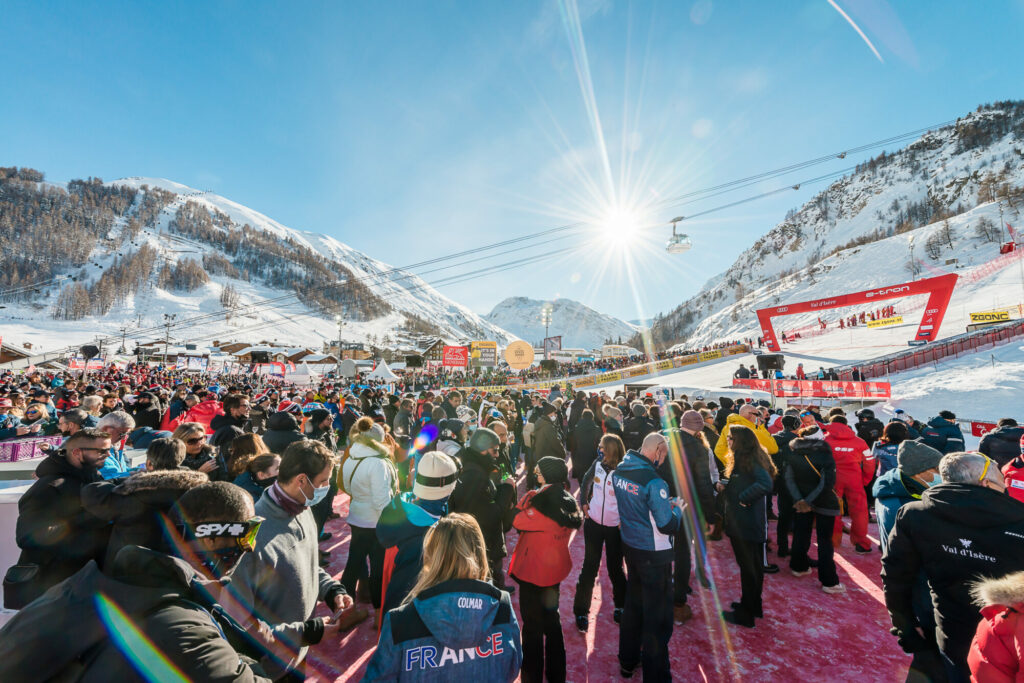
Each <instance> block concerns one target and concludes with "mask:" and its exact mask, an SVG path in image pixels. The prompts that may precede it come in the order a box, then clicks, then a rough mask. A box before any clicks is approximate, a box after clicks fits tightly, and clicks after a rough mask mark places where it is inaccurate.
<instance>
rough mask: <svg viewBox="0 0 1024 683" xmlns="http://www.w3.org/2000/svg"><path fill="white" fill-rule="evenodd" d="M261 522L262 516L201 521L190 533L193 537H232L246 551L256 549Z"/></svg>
mask: <svg viewBox="0 0 1024 683" xmlns="http://www.w3.org/2000/svg"><path fill="white" fill-rule="evenodd" d="M262 523H263V518H262V517H253V518H252V519H249V520H246V521H244V522H202V523H200V524H196V525H195V529H193V530H192V535H193V536H194V537H195V538H216V537H225V536H226V537H228V538H233V539H235V542H236V543H237V544H238V547H239V549H241V550H243V551H245V552H247V553H248V552H252V551H253V550H255V549H256V535H257V534H258V533H259V531H260V525H261V524H262Z"/></svg>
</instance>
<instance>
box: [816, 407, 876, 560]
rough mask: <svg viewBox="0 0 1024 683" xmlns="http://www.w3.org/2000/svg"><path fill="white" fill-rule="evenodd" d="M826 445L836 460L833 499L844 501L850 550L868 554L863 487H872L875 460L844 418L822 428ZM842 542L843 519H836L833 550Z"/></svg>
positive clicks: (836, 419) (868, 543)
mask: <svg viewBox="0 0 1024 683" xmlns="http://www.w3.org/2000/svg"><path fill="white" fill-rule="evenodd" d="M825 443H827V444H828V445H829V446H830V447H831V448H832V455H833V457H835V460H836V495H837V496H838V497H839V498H840V500H842V499H843V498H845V499H846V509H847V510H848V511H849V513H850V540H851V541H853V549H854V550H855V551H856V552H857V553H858V554H861V555H866V554H868V553H870V552H871V541H870V540H868V498H867V494H865V493H864V487H865V486H867V485H868V484H870V483H871V479H872V477H873V476H874V474H875V456H874V455H872V453H871V450H870V449H869V448H868V444H867V442H866V441H864V439H862V438H860V437H859V436H857V435H856V434H855V433H854V431H853V429H851V428H850V426H849V424H847V422H846V417H844V416H843V415H833V416H832V417H831V419H830V420H829V424H828V425H827V426H826V427H825ZM842 540H843V518H842V517H841V516H840V517H836V526H835V530H834V531H833V532H832V545H833V547H835V548H838V547H839V544H840V543H841V542H842Z"/></svg>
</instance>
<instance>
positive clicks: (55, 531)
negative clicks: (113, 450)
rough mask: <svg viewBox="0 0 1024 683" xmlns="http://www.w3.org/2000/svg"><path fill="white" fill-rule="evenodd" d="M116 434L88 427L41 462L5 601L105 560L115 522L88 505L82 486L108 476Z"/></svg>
mask: <svg viewBox="0 0 1024 683" xmlns="http://www.w3.org/2000/svg"><path fill="white" fill-rule="evenodd" d="M109 448H110V436H109V435H108V434H106V433H105V432H101V431H99V430H97V429H82V430H80V431H78V432H77V433H75V434H74V435H72V436H70V437H68V439H67V440H66V441H65V442H64V445H63V446H62V447H61V449H60V450H58V451H56V452H53V453H50V454H49V455H47V456H46V458H45V459H44V460H43V461H42V462H41V463H39V466H38V467H37V468H36V473H35V474H36V482H35V483H34V484H32V486H31V487H29V489H28V491H26V492H25V493H24V494H23V495H22V496H21V498H20V499H19V500H18V522H17V526H16V529H15V540H16V542H17V544H18V547H19V548H21V556H20V557H19V559H18V563H17V564H16V565H14V566H13V567H11V568H10V569H9V570H8V571H7V575H6V576H5V578H4V607H6V608H7V609H21V608H22V607H24V606H25V605H27V604H28V603H29V602H31V601H32V600H35V599H36V598H37V597H39V596H40V595H42V594H43V592H45V591H46V590H47V589H48V588H50V587H51V586H54V585H56V584H58V583H60V582H61V581H63V580H64V579H66V578H68V577H69V576H71V575H72V574H74V573H75V572H77V571H78V570H79V569H81V568H82V567H84V566H85V565H86V564H87V563H88V562H89V561H91V560H95V561H96V562H97V563H98V564H100V565H102V563H103V556H104V553H105V552H106V548H107V542H108V540H109V537H110V524H109V522H108V521H107V520H104V519H100V518H99V517H96V516H95V515H92V514H90V513H89V512H87V511H86V510H85V509H84V508H83V507H82V489H83V487H85V486H86V485H88V484H92V483H94V482H98V481H102V480H103V478H102V477H101V476H100V475H99V469H100V467H101V466H102V465H103V462H104V461H105V460H106V459H107V456H108V449H109Z"/></svg>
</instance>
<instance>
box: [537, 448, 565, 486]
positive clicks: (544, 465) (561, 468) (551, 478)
mask: <svg viewBox="0 0 1024 683" xmlns="http://www.w3.org/2000/svg"><path fill="white" fill-rule="evenodd" d="M537 469H539V470H540V473H541V474H542V475H544V482H545V483H546V484H566V483H568V482H569V467H568V466H567V465H566V464H565V461H564V460H562V459H561V458H556V457H554V456H551V455H548V456H545V457H543V458H541V459H540V460H538V461H537Z"/></svg>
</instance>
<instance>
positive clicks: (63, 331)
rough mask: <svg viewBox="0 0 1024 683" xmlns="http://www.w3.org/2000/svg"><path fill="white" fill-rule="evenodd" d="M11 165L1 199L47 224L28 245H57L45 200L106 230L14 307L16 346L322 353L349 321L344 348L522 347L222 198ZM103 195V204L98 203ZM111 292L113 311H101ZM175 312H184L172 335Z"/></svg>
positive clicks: (315, 237)
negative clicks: (438, 341) (244, 344)
mask: <svg viewBox="0 0 1024 683" xmlns="http://www.w3.org/2000/svg"><path fill="white" fill-rule="evenodd" d="M0 170H3V171H6V172H7V175H8V177H7V178H4V177H3V175H2V174H0V180H3V181H4V182H7V183H8V184H7V185H5V186H2V187H0V201H8V202H11V203H12V206H14V207H16V208H18V209H23V207H26V206H27V207H29V209H23V213H25V212H28V210H36V211H37V214H36V225H32V226H20V227H19V229H21V230H23V231H24V232H23V233H22V234H21V235H17V237H18V238H19V239H21V240H22V242H21V243H22V244H26V245H27V244H30V243H31V242H33V241H38V240H40V239H45V238H46V236H45V235H40V234H39V233H40V232H41V231H42V230H43V227H42V226H43V225H44V223H45V220H46V219H47V218H48V217H47V215H46V209H45V208H44V209H41V210H40V209H38V207H39V206H41V205H42V206H44V207H45V203H44V202H43V201H41V198H48V199H51V200H53V201H56V202H62V201H63V202H69V204H70V206H71V207H82V208H81V209H78V210H81V211H82V212H83V215H82V217H81V218H83V219H84V221H85V225H86V228H89V229H93V233H94V235H95V236H94V237H93V240H94V243H95V246H93V247H92V248H91V249H90V248H89V247H88V246H87V247H86V248H85V249H84V250H83V253H81V254H80V255H78V256H77V257H76V256H75V255H74V254H70V255H69V256H68V258H67V261H66V262H62V263H59V264H57V265H56V266H53V268H52V270H51V272H52V273H53V275H54V278H55V279H54V281H52V282H47V283H46V284H45V285H44V286H42V287H39V288H37V290H36V291H35V293H34V294H33V293H31V292H29V293H27V294H26V293H25V292H22V293H20V294H18V295H16V296H14V297H13V299H12V298H11V297H8V298H7V299H6V300H5V303H6V307H5V308H4V309H3V310H0V324H2V330H3V338H4V341H5V342H6V343H18V344H19V345H20V344H22V343H26V342H27V343H31V344H32V345H33V348H34V349H40V348H42V349H46V350H49V349H52V348H54V347H64V346H67V345H71V344H80V343H83V342H85V341H91V340H92V339H93V338H94V337H95V335H101V334H105V335H115V336H118V337H120V334H121V333H120V330H121V329H122V328H125V329H126V331H127V336H128V343H127V344H126V346H127V347H128V348H129V349H131V348H132V343H131V342H132V339H133V338H134V340H135V341H148V340H151V339H163V338H164V335H165V333H167V332H169V335H170V339H171V341H172V343H174V342H175V341H178V342H197V343H199V344H206V345H208V344H209V343H211V342H212V341H213V340H221V341H224V340H239V341H251V342H257V341H262V340H266V341H269V342H274V341H277V342H280V343H283V344H285V343H286V344H287V345H289V346H309V347H312V348H320V347H321V345H322V343H323V342H325V341H333V340H335V339H337V338H338V325H337V323H336V322H335V316H336V315H337V314H340V315H341V317H342V319H343V321H344V323H343V326H342V330H341V336H342V339H343V340H345V341H349V342H370V343H372V344H375V345H378V346H382V347H392V348H394V347H397V346H407V345H411V344H412V343H413V342H414V341H415V339H417V338H418V337H422V336H425V335H440V336H443V337H445V338H447V339H449V340H451V341H453V342H454V341H460V340H464V341H465V340H476V339H481V340H495V341H498V342H499V344H502V345H504V344H507V343H508V342H510V341H512V340H514V339H515V337H514V335H511V334H509V333H508V332H507V331H505V330H503V329H501V328H500V327H497V326H495V325H493V324H491V323H489V322H487V321H486V320H483V319H482V318H481V317H479V316H478V315H476V314H475V313H473V312H472V311H471V310H469V309H468V308H466V307H464V306H462V305H461V304H458V303H456V302H454V301H452V300H451V299H449V298H447V297H446V296H444V295H442V294H441V293H439V292H438V291H437V290H435V289H434V288H433V287H431V286H430V285H428V284H427V283H426V282H425V281H424V280H422V279H421V278H420V277H419V276H417V275H413V274H412V273H408V272H405V271H399V270H396V269H394V268H393V267H392V266H390V265H388V264H386V263H384V262H382V261H379V260H377V259H374V258H372V257H370V256H368V255H366V254H364V253H362V252H359V251H357V250H355V249H353V248H351V247H349V246H348V245H346V244H343V243H342V242H339V241H338V240H336V239H334V238H333V237H329V236H326V235H320V234H316V233H312V232H306V231H300V230H295V229H292V228H289V227H287V226H285V225H282V224H281V223H279V222H277V221H275V220H273V219H271V218H269V217H267V216H265V215H263V214H261V213H259V212H258V211H255V210H253V209H250V208H248V207H245V206H242V205H241V204H238V203H236V202H233V201H231V200H229V199H226V198H225V197H221V196H219V195H216V194H213V193H211V192H204V191H200V190H196V189H193V188H190V187H187V186H185V185H181V184H178V183H175V182H172V181H169V180H165V179H160V178H141V177H135V178H126V179H121V180H115V181H113V182H110V183H98V182H96V183H95V184H94V185H91V186H90V185H89V183H91V182H93V181H92V179H90V181H72V183H69V184H67V185H59V184H53V183H47V182H42V181H41V177H42V176H41V174H38V175H35V174H36V173H37V172H32V171H31V169H29V170H28V171H29V172H27V173H22V176H21V178H19V177H17V172H18V170H17V169H0ZM23 170H24V169H23ZM12 174H13V175H12ZM22 180H27V181H28V182H22ZM36 180H38V181H39V182H32V181H36ZM75 183H78V185H75ZM83 187H84V188H86V189H85V190H83ZM118 193H120V194H118ZM97 196H98V197H100V200H101V203H99V204H97V202H96V201H92V200H93V198H94V197H97ZM111 196H113V197H115V198H117V200H118V201H120V202H121V203H120V204H116V203H114V202H112V201H111V200H110V199H109V198H110V197H111ZM86 199H89V200H90V201H89V202H88V203H87V202H86ZM104 202H105V203H104ZM97 206H98V207H99V208H96V207H97ZM111 206H113V209H111V208H109V207H111ZM80 222H81V221H80ZM140 254H142V255H143V256H144V258H143V257H142V256H140ZM136 257H137V258H136ZM19 265H20V264H19ZM183 266H187V267H183ZM126 273H127V274H126ZM111 274H113V275H115V276H114V277H112V276H111ZM104 276H106V277H107V280H103V278H104ZM325 277H326V278H329V279H325ZM72 279H74V282H72ZM111 282H113V284H112V285H110V283H111ZM170 283H173V286H172V284H170ZM5 284H6V285H8V286H9V285H10V284H11V283H10V282H8V283H5ZM108 285H110V286H111V287H113V288H114V289H113V293H109V292H108V288H107V286H108ZM7 291H11V290H7ZM0 294H2V292H0ZM101 295H105V296H108V298H109V305H103V306H102V307H100V308H99V309H98V308H97V306H98V304H97V298H98V297H99V296H101ZM165 316H176V317H175V318H174V320H172V321H170V323H171V324H170V327H169V328H168V327H167V326H166V325H165V322H166V321H167V318H166V317H165ZM54 318H59V319H54Z"/></svg>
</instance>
